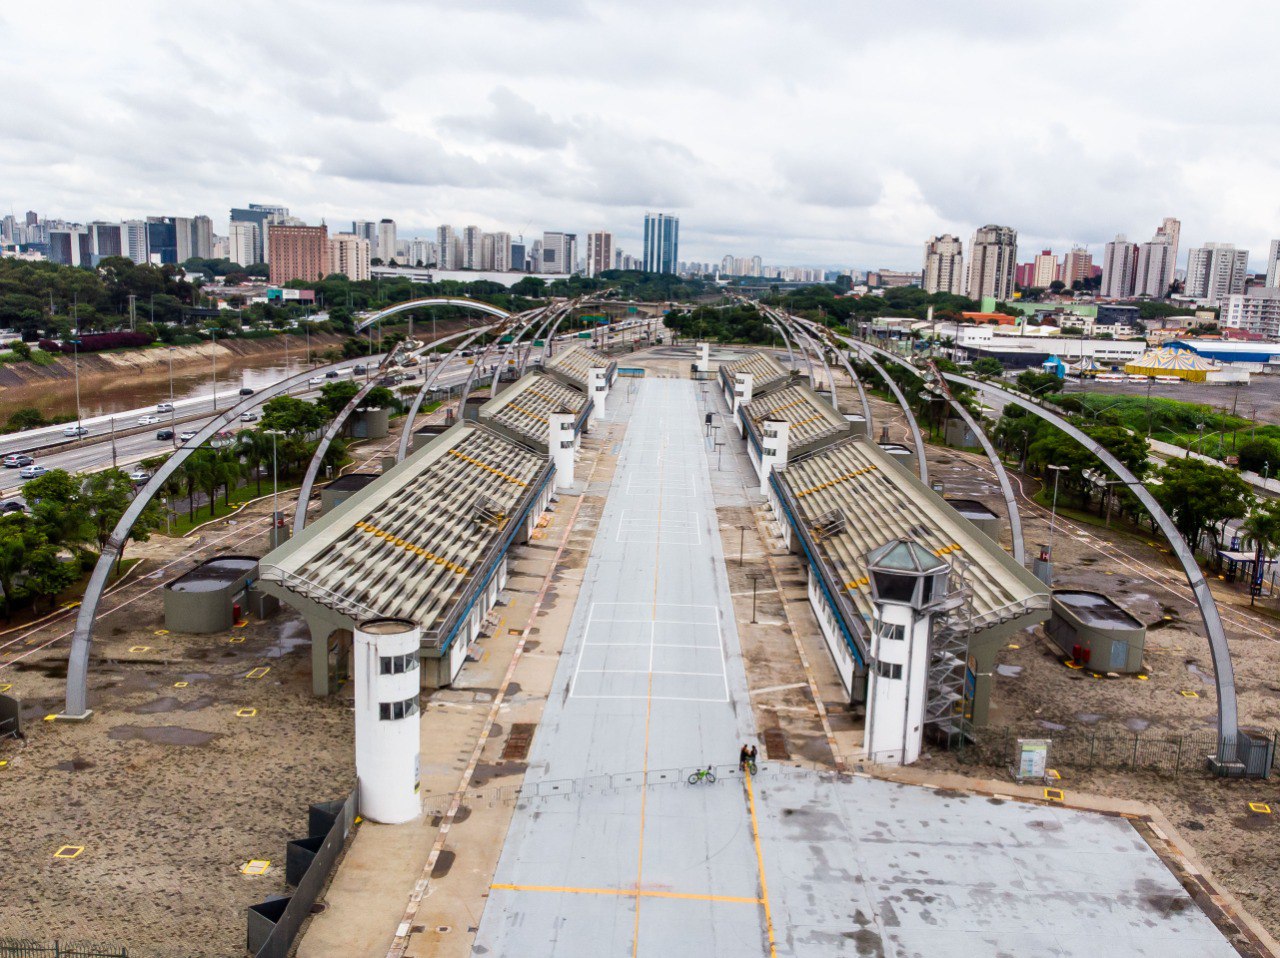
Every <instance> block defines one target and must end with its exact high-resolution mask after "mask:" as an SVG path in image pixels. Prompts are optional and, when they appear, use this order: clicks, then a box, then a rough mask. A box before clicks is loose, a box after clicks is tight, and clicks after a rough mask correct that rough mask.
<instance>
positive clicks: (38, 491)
mask: <svg viewBox="0 0 1280 958" xmlns="http://www.w3.org/2000/svg"><path fill="white" fill-rule="evenodd" d="M22 495H23V498H25V499H26V500H27V505H28V506H29V507H30V509H31V519H32V522H33V523H34V524H35V526H36V527H37V528H38V529H39V530H40V532H41V534H42V535H43V536H44V537H45V538H46V539H47V540H48V541H49V542H50V543H52V544H53V545H59V546H67V547H69V548H81V547H84V546H87V545H88V544H89V543H90V542H93V541H94V533H93V522H92V518H91V516H90V515H89V507H88V505H87V504H86V503H85V501H84V497H83V496H82V495H81V492H80V484H79V482H78V481H77V480H76V478H75V477H74V476H72V475H71V474H70V473H69V472H67V471H66V470H65V469H50V470H49V471H48V472H46V473H45V474H44V475H43V476H39V477H37V478H35V479H32V480H30V481H29V482H27V483H26V484H25V485H24V486H23V487H22Z"/></svg>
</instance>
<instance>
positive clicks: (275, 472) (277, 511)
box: [263, 429, 280, 549]
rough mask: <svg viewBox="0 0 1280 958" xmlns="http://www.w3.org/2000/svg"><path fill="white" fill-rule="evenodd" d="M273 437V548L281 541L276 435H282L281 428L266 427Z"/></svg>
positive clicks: (266, 431)
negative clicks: (279, 539)
mask: <svg viewBox="0 0 1280 958" xmlns="http://www.w3.org/2000/svg"><path fill="white" fill-rule="evenodd" d="M263 431H264V432H265V433H267V434H268V435H269V436H270V437H271V548H273V549H274V548H275V547H276V546H277V545H279V543H278V542H277V541H276V539H277V536H278V535H279V532H278V530H279V528H280V469H279V460H278V459H277V457H276V436H278V435H280V430H279V429H264V430H263Z"/></svg>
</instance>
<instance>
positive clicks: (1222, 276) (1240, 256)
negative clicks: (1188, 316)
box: [1186, 243, 1249, 306]
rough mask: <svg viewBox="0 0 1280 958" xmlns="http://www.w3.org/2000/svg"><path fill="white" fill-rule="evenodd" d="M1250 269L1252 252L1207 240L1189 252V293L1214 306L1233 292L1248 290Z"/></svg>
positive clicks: (1187, 292)
mask: <svg viewBox="0 0 1280 958" xmlns="http://www.w3.org/2000/svg"><path fill="white" fill-rule="evenodd" d="M1248 272H1249V251H1248V250H1247V249H1236V248H1235V247H1234V246H1233V245H1232V244H1230V243H1205V244H1204V246H1200V247H1195V248H1193V249H1191V250H1190V251H1189V252H1188V253H1187V288H1186V294H1187V295H1188V296H1190V297H1192V298H1194V299H1202V300H1204V301H1205V302H1206V303H1208V304H1209V305H1210V306H1216V305H1217V304H1218V303H1219V302H1221V301H1222V300H1223V299H1225V298H1226V297H1227V296H1230V295H1231V294H1233V293H1243V292H1244V278H1245V274H1246V273H1248Z"/></svg>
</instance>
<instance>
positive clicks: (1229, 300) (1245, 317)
mask: <svg viewBox="0 0 1280 958" xmlns="http://www.w3.org/2000/svg"><path fill="white" fill-rule="evenodd" d="M1221 315H1222V318H1221V320H1220V321H1219V325H1220V326H1222V327H1223V328H1224V329H1225V328H1230V329H1240V330H1244V331H1246V332H1250V333H1258V334H1260V335H1262V336H1266V337H1267V338H1268V339H1276V338H1278V337H1280V289H1276V288H1273V287H1270V286H1255V287H1253V288H1252V289H1251V290H1249V291H1248V292H1247V293H1233V294H1231V295H1230V296H1226V297H1224V298H1223V300H1222V314H1221Z"/></svg>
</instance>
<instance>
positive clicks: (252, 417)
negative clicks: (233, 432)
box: [240, 412, 258, 422]
mask: <svg viewBox="0 0 1280 958" xmlns="http://www.w3.org/2000/svg"><path fill="white" fill-rule="evenodd" d="M240 421H241V422H257V421H258V414H257V413H256V412H242V413H241V414H240Z"/></svg>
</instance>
